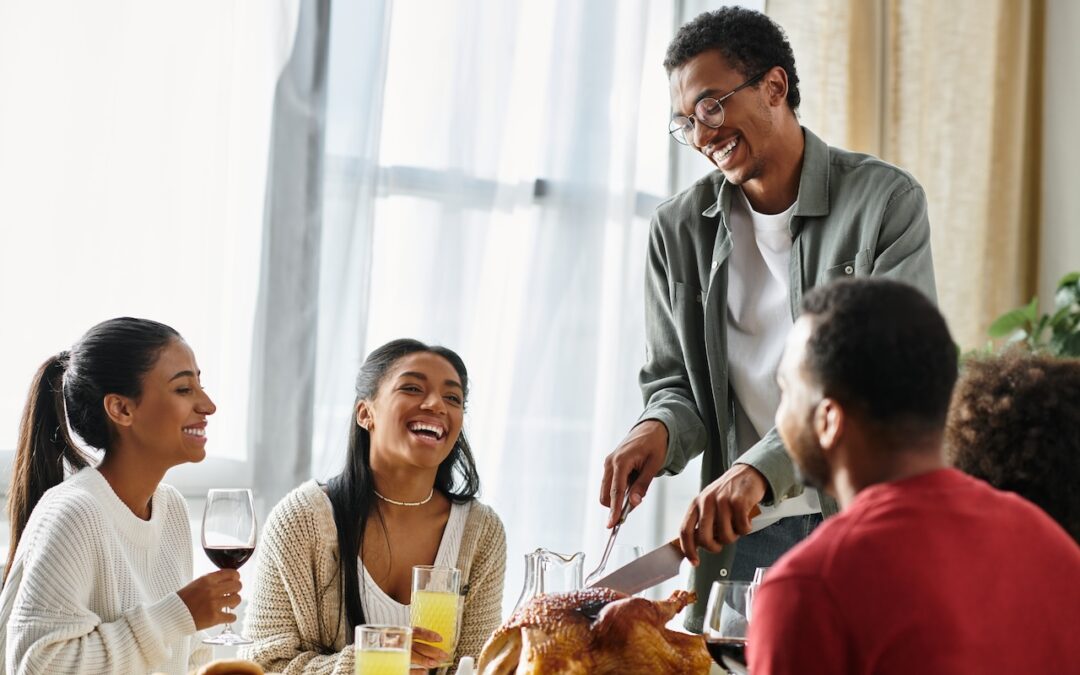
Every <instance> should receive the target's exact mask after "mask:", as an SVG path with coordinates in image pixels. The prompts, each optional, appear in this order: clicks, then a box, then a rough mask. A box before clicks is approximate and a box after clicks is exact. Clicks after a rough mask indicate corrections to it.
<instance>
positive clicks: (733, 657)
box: [705, 637, 746, 671]
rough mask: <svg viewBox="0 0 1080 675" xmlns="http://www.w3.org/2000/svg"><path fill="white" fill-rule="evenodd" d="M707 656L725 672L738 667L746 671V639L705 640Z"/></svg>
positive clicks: (711, 638)
mask: <svg viewBox="0 0 1080 675" xmlns="http://www.w3.org/2000/svg"><path fill="white" fill-rule="evenodd" d="M705 646H706V647H707V648H708V649H709V656H712V660H713V661H716V663H717V664H719V665H720V666H721V667H723V668H724V669H725V670H730V669H731V667H732V666H739V667H740V668H741V669H742V670H743V671H745V670H746V638H713V637H710V638H706V640H705Z"/></svg>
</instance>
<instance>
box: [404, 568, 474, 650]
mask: <svg viewBox="0 0 1080 675" xmlns="http://www.w3.org/2000/svg"><path fill="white" fill-rule="evenodd" d="M460 591H461V570H459V569H457V568H455V567H435V566H432V565H416V566H415V567H413V573H412V600H411V601H410V605H409V612H410V615H411V620H412V626H413V628H426V629H428V630H433V631H435V632H436V633H438V634H439V636H440V637H442V640H441V641H440V642H427V641H426V640H419V639H418V640H417V641H418V642H423V643H424V644H430V645H432V646H433V647H438V648H439V649H441V650H443V651H444V652H446V653H447V654H451V655H452V654H453V653H454V647H455V646H456V645H457V634H458V618H459V617H460V615H461V593H460ZM449 664H450V661H447V662H446V663H440V664H439V666H440V667H441V666H445V665H449Z"/></svg>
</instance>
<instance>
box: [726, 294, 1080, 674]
mask: <svg viewBox="0 0 1080 675" xmlns="http://www.w3.org/2000/svg"><path fill="white" fill-rule="evenodd" d="M956 374H957V359H956V348H955V346H954V345H953V341H952V338H951V337H950V335H949V331H948V328H947V327H946V325H945V320H944V318H943V317H942V316H941V314H940V313H939V312H938V311H937V309H935V308H934V306H933V305H932V304H931V303H930V301H929V300H927V299H926V298H925V297H923V296H922V295H921V294H920V293H919V292H918V291H916V290H915V289H913V288H911V287H909V286H905V285H903V284H900V283H897V282H894V281H886V280H856V281H847V282H840V283H837V284H834V285H830V286H826V287H823V288H820V289H816V290H814V291H813V292H812V293H810V294H808V295H807V296H806V298H805V300H804V301H803V313H802V315H801V317H800V318H799V319H798V321H796V323H795V326H794V328H793V330H792V332H791V335H790V338H789V340H788V343H787V348H786V350H785V353H784V356H783V358H782V360H781V362H780V368H779V371H778V379H779V382H780V388H781V391H782V396H781V402H780V407H779V409H778V410H777V413H776V425H777V428H778V430H779V432H780V435H781V437H782V438H783V440H784V444H785V446H786V447H787V450H788V452H789V453H790V454H791V456H792V458H793V459H794V460H795V464H796V465H797V466H798V467H799V469H800V471H801V473H802V475H803V480H804V481H806V482H807V483H808V484H810V485H813V486H815V487H821V488H824V489H825V490H826V491H827V492H829V493H830V494H832V495H834V496H835V497H836V498H837V500H838V501H839V503H840V506H841V508H842V509H843V510H842V512H841V513H840V515H838V516H836V517H835V518H832V519H830V520H828V521H826V523H825V524H824V525H822V526H821V527H819V528H818V529H817V531H816V532H815V533H814V534H813V535H812V536H811V537H810V538H809V539H807V540H806V541H804V542H802V543H801V544H800V545H799V546H797V547H796V548H794V549H792V550H791V552H789V553H788V554H787V555H786V556H784V557H783V558H782V559H781V560H780V561H779V562H778V563H777V564H776V565H775V566H774V567H773V568H772V569H771V570H770V571H769V573H768V576H767V578H766V580H765V583H764V584H763V585H762V587H761V588H760V590H759V591H758V592H757V593H756V594H755V596H754V607H753V620H752V622H751V625H750V635H749V638H748V645H747V650H748V657H749V660H750V669H751V672H752V673H754V675H784V674H787V673H792V674H794V673H798V674H799V675H811V674H815V673H820V674H822V675H843V674H846V673H850V674H857V673H859V674H861V673H867V674H869V673H874V674H875V675H889V674H893V673H895V674H897V675H901V674H902V675H911V674H912V673H919V674H920V675H938V674H940V675H945V674H946V673H947V674H949V675H955V674H957V673H961V674H963V673H972V674H976V673H978V674H981V673H1066V672H1068V673H1075V672H1080V638H1078V637H1077V635H1076V631H1077V630H1078V628H1080V547H1077V545H1076V543H1075V542H1074V541H1073V540H1072V539H1071V538H1070V537H1069V536H1068V535H1067V534H1066V533H1065V531H1064V530H1063V529H1062V528H1061V527H1060V526H1059V525H1058V524H1057V523H1055V522H1054V521H1053V520H1051V519H1050V518H1049V517H1048V516H1047V515H1046V514H1044V513H1043V512H1042V511H1041V510H1040V509H1038V508H1037V507H1035V506H1034V505H1032V504H1030V503H1029V502H1027V501H1025V500H1023V499H1021V498H1020V497H1017V496H1016V495H1014V494H1011V493H1005V492H999V491H997V490H995V489H993V488H992V487H990V486H989V485H987V484H986V483H983V482H982V481H979V480H977V479H974V478H971V477H969V476H966V475H964V474H962V473H960V472H958V471H956V470H955V469H950V468H947V467H946V464H945V460H944V458H943V452H942V436H943V432H944V425H945V415H946V410H947V409H948V405H949V397H950V395H951V392H952V388H953V384H954V383H955V380H956Z"/></svg>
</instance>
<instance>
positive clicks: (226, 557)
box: [203, 546, 255, 570]
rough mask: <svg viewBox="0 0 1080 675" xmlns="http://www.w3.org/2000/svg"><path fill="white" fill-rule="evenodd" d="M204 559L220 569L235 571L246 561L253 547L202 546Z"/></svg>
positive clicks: (252, 551)
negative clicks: (204, 552)
mask: <svg viewBox="0 0 1080 675" xmlns="http://www.w3.org/2000/svg"><path fill="white" fill-rule="evenodd" d="M203 550H204V551H206V557H207V558H210V560H211V562H213V563H214V564H215V565H217V566H218V567H220V568H221V569H223V570H225V569H229V570H235V569H238V568H239V567H240V566H241V565H243V564H244V563H246V562H247V561H248V558H250V557H251V554H252V553H254V552H255V547H254V546H221V547H218V546H203Z"/></svg>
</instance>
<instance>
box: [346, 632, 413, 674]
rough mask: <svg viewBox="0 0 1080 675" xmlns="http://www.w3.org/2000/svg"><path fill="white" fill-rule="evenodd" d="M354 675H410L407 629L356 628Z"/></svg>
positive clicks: (409, 639) (410, 641)
mask: <svg viewBox="0 0 1080 675" xmlns="http://www.w3.org/2000/svg"><path fill="white" fill-rule="evenodd" d="M354 650H355V653H354V658H355V661H356V675H409V661H410V660H411V657H412V629H411V628H409V627H408V626H375V625H367V626H357V627H356V643H355V647H354Z"/></svg>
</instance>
